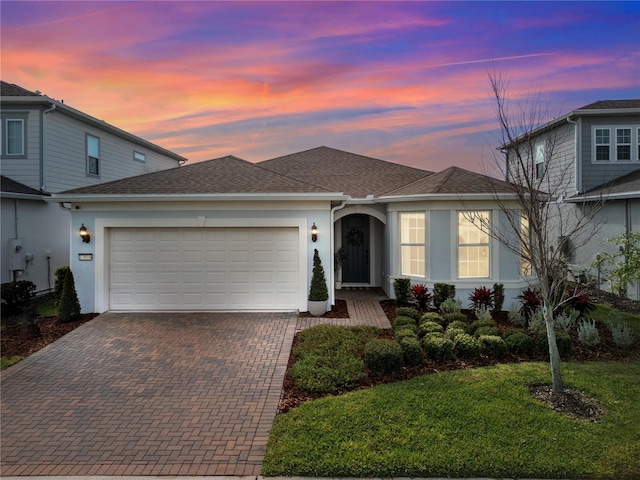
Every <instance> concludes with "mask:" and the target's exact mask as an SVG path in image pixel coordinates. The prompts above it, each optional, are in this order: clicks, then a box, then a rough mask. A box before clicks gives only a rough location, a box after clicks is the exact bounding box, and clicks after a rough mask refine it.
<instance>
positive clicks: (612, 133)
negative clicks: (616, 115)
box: [591, 125, 640, 165]
mask: <svg viewBox="0 0 640 480" xmlns="http://www.w3.org/2000/svg"><path fill="white" fill-rule="evenodd" d="M619 129H629V130H631V143H630V144H628V143H622V144H620V145H630V146H631V160H618V143H617V142H618V130H619ZM596 130H609V160H596ZM591 163H592V164H595V165H605V164H607V163H621V164H625V165H628V164H631V163H640V128H636V127H635V126H634V125H593V126H592V127H591Z"/></svg>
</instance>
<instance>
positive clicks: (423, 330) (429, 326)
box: [418, 322, 444, 337]
mask: <svg viewBox="0 0 640 480" xmlns="http://www.w3.org/2000/svg"><path fill="white" fill-rule="evenodd" d="M433 332H437V333H444V327H443V326H442V325H440V324H439V323H436V322H424V323H421V324H420V326H419V327H418V336H419V337H424V336H425V335H426V334H427V333H433Z"/></svg>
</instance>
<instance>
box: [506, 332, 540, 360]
mask: <svg viewBox="0 0 640 480" xmlns="http://www.w3.org/2000/svg"><path fill="white" fill-rule="evenodd" d="M511 332H513V333H509V335H508V336H505V338H504V341H505V343H506V344H507V349H508V350H509V351H510V352H511V353H514V354H516V355H526V356H531V355H533V351H534V349H535V344H534V343H533V339H532V338H531V337H530V336H529V335H527V334H526V333H525V332H524V331H522V330H511Z"/></svg>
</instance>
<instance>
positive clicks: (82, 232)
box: [78, 223, 91, 243]
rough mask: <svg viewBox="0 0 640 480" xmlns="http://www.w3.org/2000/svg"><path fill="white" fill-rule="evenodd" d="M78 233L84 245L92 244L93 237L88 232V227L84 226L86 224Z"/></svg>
mask: <svg viewBox="0 0 640 480" xmlns="http://www.w3.org/2000/svg"><path fill="white" fill-rule="evenodd" d="M78 233H79V234H80V238H81V239H82V241H83V242H84V243H89V242H91V235H89V231H88V230H87V227H85V226H84V223H83V224H82V226H81V227H80V230H78Z"/></svg>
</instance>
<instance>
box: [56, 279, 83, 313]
mask: <svg viewBox="0 0 640 480" xmlns="http://www.w3.org/2000/svg"><path fill="white" fill-rule="evenodd" d="M80 317H81V315H80V302H79V301H78V293H77V292H76V283H75V281H74V279H73V273H72V272H71V270H68V271H67V274H66V275H65V277H64V284H63V286H62V294H61V295H60V301H59V302H58V321H59V322H60V323H67V322H74V321H76V320H80Z"/></svg>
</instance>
